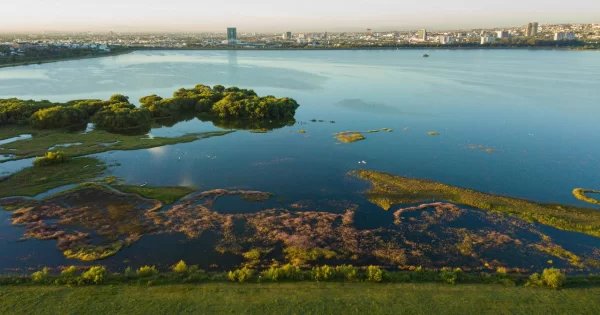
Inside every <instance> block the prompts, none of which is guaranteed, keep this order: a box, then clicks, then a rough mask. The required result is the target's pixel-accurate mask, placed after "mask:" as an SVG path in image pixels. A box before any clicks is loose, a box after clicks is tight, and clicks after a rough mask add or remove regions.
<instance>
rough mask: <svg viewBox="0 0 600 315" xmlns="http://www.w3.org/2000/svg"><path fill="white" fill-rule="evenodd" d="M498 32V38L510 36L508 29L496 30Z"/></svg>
mask: <svg viewBox="0 0 600 315" xmlns="http://www.w3.org/2000/svg"><path fill="white" fill-rule="evenodd" d="M496 33H497V34H498V36H496V37H498V38H500V39H502V38H508V31H497V32H496Z"/></svg>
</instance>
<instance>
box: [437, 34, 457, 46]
mask: <svg viewBox="0 0 600 315" xmlns="http://www.w3.org/2000/svg"><path fill="white" fill-rule="evenodd" d="M439 42H440V44H442V45H446V44H451V43H454V42H456V37H454V36H448V35H442V36H440V37H439Z"/></svg>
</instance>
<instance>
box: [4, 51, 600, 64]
mask: <svg viewBox="0 0 600 315" xmlns="http://www.w3.org/2000/svg"><path fill="white" fill-rule="evenodd" d="M168 50H171V51H358V50H559V51H600V49H576V48H569V47H566V48H562V47H339V48H336V47H324V48H319V47H311V48H297V47H289V48H285V47H279V48H276V47H269V48H248V47H208V48H203V47H194V48H181V47H134V48H131V49H128V50H126V51H119V52H115V53H107V54H102V55H94V56H79V57H74V58H59V59H52V60H43V61H23V62H15V63H10V64H0V69H3V68H12V67H22V66H30V65H41V64H47V63H54V62H61V61H72V60H84V59H95V58H104V57H114V56H120V55H126V54H130V53H134V52H136V51H168Z"/></svg>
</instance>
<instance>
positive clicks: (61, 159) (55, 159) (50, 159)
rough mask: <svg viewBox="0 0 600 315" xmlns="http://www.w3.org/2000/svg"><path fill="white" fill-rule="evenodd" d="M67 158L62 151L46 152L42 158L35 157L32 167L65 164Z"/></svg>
mask: <svg viewBox="0 0 600 315" xmlns="http://www.w3.org/2000/svg"><path fill="white" fill-rule="evenodd" d="M68 160H69V157H68V156H67V155H66V154H65V153H64V152H62V151H56V152H46V154H44V156H43V157H36V158H35V160H34V161H33V166H38V167H39V166H48V165H54V164H60V163H65V162H67V161H68Z"/></svg>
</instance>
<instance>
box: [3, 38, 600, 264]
mask: <svg viewBox="0 0 600 315" xmlns="http://www.w3.org/2000/svg"><path fill="white" fill-rule="evenodd" d="M424 52H426V51H417V50H407V51H391V50H385V51H256V52H254V51H237V52H236V51H230V52H227V51H189V52H187V51H186V52H179V51H177V52H169V51H156V52H152V51H144V52H136V53H132V54H129V55H123V56H118V57H108V58H102V59H90V60H78V61H69V62H60V63H53V64H44V65H33V66H27V67H19V68H8V69H0V98H6V97H18V98H32V99H49V100H52V101H66V100H71V99H79V98H101V99H107V98H108V97H109V96H110V95H112V94H115V93H121V94H124V95H128V96H130V99H131V100H137V99H138V98H139V97H141V96H145V95H149V94H158V95H161V96H163V97H168V96H170V95H171V93H172V92H173V91H175V90H176V89H178V88H180V87H191V86H193V85H195V84H198V83H202V84H206V85H214V84H222V85H225V86H232V85H235V86H239V87H243V88H252V89H254V90H255V91H256V92H257V93H258V94H259V95H265V94H271V95H275V96H278V97H283V96H288V97H292V98H295V99H296V100H297V101H298V103H299V104H300V105H301V106H300V108H299V110H298V112H297V114H296V119H297V121H298V122H299V124H297V125H295V126H293V127H285V128H282V129H278V130H275V131H273V132H270V133H267V134H253V133H250V132H247V131H237V132H235V133H233V134H229V135H226V136H222V137H216V138H210V139H205V140H201V141H196V142H193V143H186V144H178V145H172V146H165V147H161V148H154V149H149V150H139V151H129V152H127V151H120V152H107V153H103V154H98V155H97V156H99V157H101V158H103V159H105V160H107V161H113V160H116V161H118V162H119V163H120V166H118V167H113V168H112V174H113V175H116V176H119V177H123V178H124V179H125V180H126V181H127V182H128V183H132V184H141V183H148V185H158V186H165V185H187V186H196V187H199V188H202V189H211V188H247V189H256V190H264V191H270V192H273V193H275V194H276V195H278V196H279V197H282V198H284V199H285V200H286V201H287V202H294V201H298V200H307V199H309V200H320V199H336V200H337V199H350V200H353V201H356V200H357V199H358V198H360V197H359V196H358V193H359V192H360V190H362V189H364V188H365V187H366V186H365V185H364V184H363V183H360V182H357V181H355V180H352V179H350V178H348V177H347V176H346V175H345V174H346V173H347V172H348V171H350V170H353V169H356V168H358V167H361V168H368V169H374V170H380V171H386V172H390V173H394V174H398V175H404V176H411V177H418V178H427V179H431V180H436V181H441V182H444V183H447V184H451V185H457V186H461V187H466V188H472V189H476V190H480V191H483V192H489V193H495V194H505V195H510V196H515V197H523V198H527V199H532V200H537V201H547V202H559V203H566V204H573V205H581V206H590V205H589V204H586V203H582V202H580V201H578V200H576V199H575V198H574V197H573V196H572V194H571V191H572V189H573V188H576V187H584V188H594V189H599V188H600V171H599V170H600V145H598V140H597V139H598V134H600V123H599V118H600V104H599V102H600V89H598V86H600V76H598V74H600V52H575V51H542V50H535V51H528V50H464V51H452V50H447V51H443V50H436V51H427V53H429V54H430V55H431V57H430V58H422V54H423V53H424ZM311 119H317V120H319V119H321V120H324V121H325V122H322V123H319V122H317V123H312V122H310V120H311ZM330 120H333V121H335V123H329V121H330ZM383 127H386V128H392V129H393V130H394V131H393V132H391V133H387V132H379V133H373V134H366V137H367V139H366V140H365V141H360V142H357V143H353V144H338V143H337V141H336V140H335V139H334V138H333V137H332V133H334V132H339V131H346V130H356V131H366V130H369V129H380V128H383ZM405 128H408V129H406V130H405V131H403V129H405ZM300 129H304V130H306V134H299V133H298V132H297V131H298V130H300ZM209 130H218V128H217V127H214V126H213V125H212V124H211V123H202V122H200V121H198V120H191V121H187V122H181V123H178V124H177V125H175V126H174V127H172V128H159V129H154V130H152V131H151V134H152V135H155V136H177V135H181V134H184V133H188V132H198V131H209ZM429 131H437V132H439V133H440V134H441V135H440V136H438V137H433V136H429V135H428V134H427V132H429ZM470 144H472V145H483V146H484V147H490V148H492V149H494V150H495V152H494V153H486V152H484V151H483V150H479V149H478V150H472V149H469V148H468V146H469V145H470ZM363 160H364V161H366V162H367V164H366V165H363V164H361V165H359V164H358V161H363ZM22 165H23V163H22V162H21V163H20V164H19V162H9V163H3V164H0V173H2V172H10V171H13V170H14V169H18V168H20V167H23V166H22ZM0 219H2V218H0ZM6 219H8V217H7V218H6ZM3 220H5V219H3ZM5 239H9V238H3V237H1V235H0V246H16V245H9V244H8V241H6V242H5V241H4V240H5ZM28 242H29V241H28ZM26 243H27V242H26ZM22 244H25V243H20V245H19V246H22ZM143 244H147V243H143V242H140V243H139V244H136V245H134V247H135V246H138V247H143V248H145V247H144V246H146V247H147V246H148V245H143ZM44 246H45V245H44ZM50 247H52V245H50ZM132 250H134V249H133V248H132ZM57 254H58V255H60V253H58V252H57ZM122 255H125V254H124V253H123V252H121V253H119V255H118V256H122ZM3 259H5V257H3ZM6 259H8V258H6ZM119 259H123V257H119Z"/></svg>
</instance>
